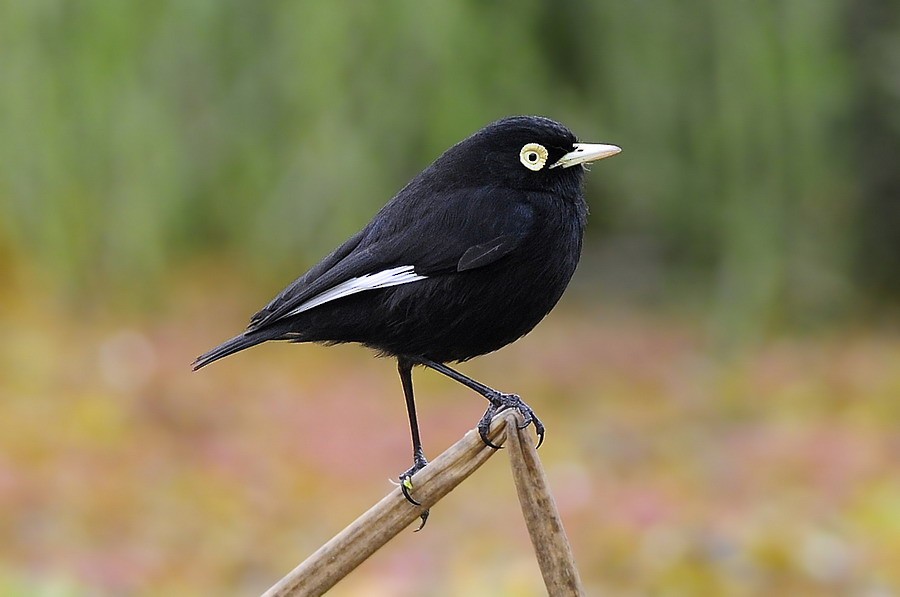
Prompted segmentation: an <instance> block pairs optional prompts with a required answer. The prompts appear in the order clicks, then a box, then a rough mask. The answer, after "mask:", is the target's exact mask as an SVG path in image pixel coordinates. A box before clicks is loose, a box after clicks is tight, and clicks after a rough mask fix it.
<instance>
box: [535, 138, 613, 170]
mask: <svg viewBox="0 0 900 597" xmlns="http://www.w3.org/2000/svg"><path fill="white" fill-rule="evenodd" d="M620 151H622V148H621V147H617V146H615V145H603V144H602V143H575V149H573V150H572V151H570V152H569V153H567V154H566V155H564V156H563V157H561V158H559V161H557V162H556V163H555V164H553V165H552V166H550V167H551V168H556V167H557V166H562V167H563V168H568V167H569V166H577V165H578V164H586V163H588V162H596V161H597V160H602V159H603V158H608V157H609V156H612V155H616V154H617V153H619V152H620Z"/></svg>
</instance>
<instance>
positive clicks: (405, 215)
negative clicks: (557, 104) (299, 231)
mask: <svg viewBox="0 0 900 597" xmlns="http://www.w3.org/2000/svg"><path fill="white" fill-rule="evenodd" d="M620 151H621V149H620V148H619V147H617V146H615V145H608V144H602V143H580V142H578V141H577V139H576V137H575V135H574V134H573V133H572V132H571V131H570V130H569V129H568V128H566V127H565V126H564V125H562V124H560V123H559V122H556V121H554V120H552V119H550V118H546V117H541V116H511V117H506V118H502V119H500V120H497V121H495V122H492V123H490V124H488V125H487V126H485V127H483V128H482V129H480V130H479V131H477V132H475V133H474V134H472V135H471V136H469V137H467V138H465V139H463V140H462V141H460V142H459V143H457V144H455V145H453V146H452V147H450V148H449V149H447V150H446V151H445V152H444V153H443V154H441V155H440V156H439V157H438V158H437V159H435V160H434V162H432V163H431V165H429V166H428V167H426V168H425V169H424V170H423V171H422V172H421V173H419V174H418V175H417V176H415V177H414V178H413V179H412V180H410V182H409V183H408V184H407V185H406V186H404V187H403V188H402V189H401V190H400V191H399V192H398V193H397V194H396V195H395V196H394V197H393V198H392V199H391V200H390V201H389V202H388V203H387V204H385V205H384V207H383V208H382V209H381V210H380V211H378V212H377V213H376V214H375V216H374V217H373V218H372V220H371V221H370V222H369V223H368V224H366V226H365V227H363V229H362V230H360V231H359V232H358V233H356V234H355V235H353V236H352V237H350V238H349V239H348V240H347V241H346V242H344V243H343V244H342V245H340V246H339V247H338V248H337V249H335V250H334V251H333V252H332V253H331V254H329V255H328V256H326V257H325V258H324V259H322V260H321V261H320V262H319V263H318V264H316V265H314V266H313V267H312V268H310V269H309V271H307V272H306V273H305V274H303V275H302V276H300V277H299V278H297V279H296V280H295V281H294V282H292V283H291V284H290V285H288V286H287V287H286V288H285V289H284V290H282V291H281V292H280V293H279V294H278V295H277V296H276V297H275V298H274V299H272V300H271V301H270V302H269V303H268V304H267V305H266V306H265V307H263V308H262V309H261V310H259V311H258V312H257V313H256V314H255V315H253V316H252V317H251V319H250V323H249V325H248V326H247V328H246V330H245V331H244V332H242V333H240V334H238V335H237V336H235V337H234V338H232V339H230V340H227V341H226V342H224V343H222V344H221V345H219V346H217V347H215V348H213V349H212V350H210V351H209V352H206V353H205V354H203V355H201V356H199V357H197V359H196V360H195V361H194V362H193V365H192V367H193V369H194V370H195V371H196V370H197V369H200V368H201V367H205V366H206V365H209V364H210V363H212V362H213V361H217V360H219V359H221V358H223V357H226V356H229V355H231V354H234V353H236V352H238V351H241V350H244V349H247V348H250V347H252V346H256V345H258V344H261V343H263V342H266V341H269V340H284V341H288V342H313V343H320V344H325V345H334V344H341V343H357V344H361V345H363V346H366V347H369V348H371V349H374V350H375V351H376V352H377V354H378V355H379V356H388V357H393V358H394V359H396V361H397V370H398V373H399V376H400V381H401V386H402V390H403V394H404V398H405V401H406V409H407V415H408V417H409V427H410V435H411V438H412V453H413V454H412V455H413V464H412V466H411V467H410V468H409V469H408V470H406V471H405V472H403V473H402V474H401V475H400V476H399V479H400V483H399V484H400V487H401V489H402V492H403V494H404V496H405V497H406V499H407V500H409V501H410V502H411V503H413V504H415V505H420V504H419V502H418V501H417V500H415V499H414V498H413V496H412V494H411V490H412V489H413V485H412V482H411V478H412V476H413V475H414V474H415V473H416V472H418V471H419V470H421V469H422V468H424V467H425V466H427V464H428V461H427V459H426V457H425V452H424V450H423V447H422V441H421V438H420V435H419V427H418V421H417V416H416V406H415V399H414V394H413V381H412V370H413V368H414V367H416V366H421V367H425V368H428V369H432V370H434V371H437V372H438V373H441V374H443V375H445V376H447V377H449V378H450V379H453V380H455V381H457V382H459V383H461V384H462V385H464V386H466V387H468V388H469V389H471V390H473V391H474V392H476V393H478V394H480V395H482V396H483V397H484V398H486V399H487V400H488V407H487V410H486V411H485V413H484V416H483V417H482V418H481V419H480V420H479V422H478V425H477V429H478V432H479V434H480V436H481V439H482V441H483V442H484V443H485V444H487V445H488V446H491V447H493V448H498V447H499V446H496V445H494V444H493V443H492V442H491V441H490V439H489V438H488V435H487V433H488V430H489V428H490V423H491V419H492V418H493V416H494V415H496V414H497V413H498V412H500V411H503V410H506V409H514V410H517V411H519V412H520V413H521V414H522V417H523V419H522V420H523V423H522V426H523V428H524V427H526V426H528V425H529V424H533V425H534V428H535V432H536V433H537V435H538V438H539V441H538V446H540V444H541V443H542V442H543V439H544V433H545V427H544V424H543V423H542V422H541V420H540V419H539V418H538V417H537V416H536V415H535V413H534V411H533V410H532V408H531V407H529V406H528V404H526V403H525V402H524V401H523V400H522V399H521V398H520V397H519V396H518V395H516V394H507V393H503V392H499V391H497V390H495V389H493V388H491V387H488V386H486V385H484V384H482V383H481V382H478V381H476V380H474V379H472V378H470V377H468V376H466V375H464V374H462V373H460V372H459V371H457V370H456V369H453V368H451V367H450V366H449V365H448V363H460V362H464V361H467V360H469V359H471V358H474V357H477V356H481V355H484V354H487V353H490V352H494V351H496V350H498V349H500V348H502V347H504V346H506V345H508V344H510V343H512V342H514V341H516V340H517V339H519V338H521V337H522V336H524V335H525V334H527V333H528V332H530V331H531V330H532V329H533V328H534V327H535V326H536V325H537V324H538V322H540V321H541V320H542V319H543V318H544V316H546V315H547V314H548V313H549V312H550V310H551V309H552V308H553V307H554V306H555V305H556V303H557V301H558V300H559V299H560V297H561V296H562V294H563V291H564V290H565V289H566V286H567V285H568V283H569V281H570V279H571V278H572V275H573V274H574V272H575V268H576V266H577V264H578V261H579V258H580V255H581V248H582V240H583V235H584V229H585V225H586V221H587V213H588V208H587V203H586V201H585V197H584V188H583V187H584V173H585V171H586V166H587V164H589V163H591V162H594V161H596V160H601V159H603V158H606V157H610V156H613V155H615V154H617V153H619V152H620ZM421 516H422V525H424V524H425V520H426V519H427V510H426V511H425V512H424V513H423V514H422V515H421ZM419 528H421V526H420V527H419Z"/></svg>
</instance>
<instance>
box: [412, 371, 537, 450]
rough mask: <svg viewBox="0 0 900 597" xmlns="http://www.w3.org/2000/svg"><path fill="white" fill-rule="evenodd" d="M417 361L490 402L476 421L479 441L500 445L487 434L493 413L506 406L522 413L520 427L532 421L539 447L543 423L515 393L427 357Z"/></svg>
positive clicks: (491, 445)
mask: <svg viewBox="0 0 900 597" xmlns="http://www.w3.org/2000/svg"><path fill="white" fill-rule="evenodd" d="M417 362H418V363H420V364H422V365H424V366H426V367H428V368H429V369H434V370H435V371H437V372H438V373H442V374H444V375H446V376H447V377H449V378H450V379H452V380H455V381H458V382H459V383H461V384H462V385H464V386H466V387H467V388H469V389H471V390H474V391H476V392H478V393H479V394H481V395H482V396H484V397H485V398H487V400H488V402H490V403H491V405H490V406H488V409H487V410H486V411H485V412H484V416H483V417H481V421H479V422H478V434H479V435H480V436H481V441H483V442H484V443H485V444H487V445H488V446H490V447H492V448H495V449H499V448H500V447H501V446H496V445H494V443H493V442H491V440H490V439H489V438H488V435H487V434H488V431H489V430H490V428H491V419H493V418H494V415H496V414H497V413H499V412H500V411H503V410H506V409H508V408H514V409H516V410H518V411H519V412H520V413H522V416H523V417H524V422H523V423H522V425H521V428H522V429H524V428H525V427H527V426H528V425H529V424H531V423H534V430H535V431H536V432H537V434H538V444H537V445H538V447H540V446H541V444H542V443H544V431H545V429H544V424H543V423H542V422H541V420H540V419H539V418H537V415H535V414H534V411H533V410H532V409H531V407H530V406H528V405H527V404H525V402H524V401H523V400H522V399H521V398H520V397H519V396H517V395H515V394H504V393H503V392H498V391H497V390H495V389H493V388H490V387H488V386H486V385H484V384H483V383H481V382H480V381H476V380H474V379H472V378H471V377H469V376H467V375H463V374H462V373H460V372H459V371H457V370H455V369H451V368H450V367H448V366H447V365H445V364H443V363H437V362H435V361H430V360H428V359H417Z"/></svg>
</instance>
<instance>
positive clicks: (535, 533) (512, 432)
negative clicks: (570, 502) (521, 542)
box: [505, 414, 584, 597]
mask: <svg viewBox="0 0 900 597" xmlns="http://www.w3.org/2000/svg"><path fill="white" fill-rule="evenodd" d="M520 420H521V419H519V418H518V417H517V416H515V415H513V414H509V415H507V416H506V418H505V422H506V448H507V451H508V452H509V463H510V466H511V467H512V473H513V479H514V480H515V482H516V492H517V493H518V494H519V503H520V504H521V506H522V514H523V516H524V517H525V526H527V527H528V534H529V535H530V536H531V544H532V545H533V546H534V553H535V555H536V556H537V560H538V566H539V567H540V569H541V575H542V576H543V577H544V584H545V585H546V587H547V594H548V595H550V597H557V596H563V595H565V596H570V595H584V587H583V586H582V584H581V577H580V576H579V575H578V568H576V566H575V557H574V555H573V554H572V548H571V546H570V545H569V540H568V538H567V537H566V531H565V529H564V528H563V525H562V519H561V518H560V516H559V511H558V510H557V508H556V501H555V500H554V499H553V494H551V493H550V487H549V485H548V483H547V475H546V474H545V473H544V468H543V467H542V466H541V461H540V459H539V458H538V455H537V451H536V450H535V447H534V440H532V438H531V435H530V434H529V433H528V432H527V430H522V429H519V428H518V425H519V421H520Z"/></svg>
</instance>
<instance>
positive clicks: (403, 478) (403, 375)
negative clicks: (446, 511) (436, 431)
mask: <svg viewBox="0 0 900 597" xmlns="http://www.w3.org/2000/svg"><path fill="white" fill-rule="evenodd" d="M412 367H413V362H412V361H410V360H409V359H405V358H402V357H400V358H398V359H397V371H398V372H399V373H400V383H401V384H402V385H403V396H404V397H405V398H406V413H407V414H408V415H409V433H410V435H411V436H412V447H413V465H412V467H410V469H409V470H407V471H406V472H405V473H403V474H402V475H400V491H402V492H403V495H404V497H406V499H407V500H408V501H409V502H410V503H412V504H415V505H416V506H421V504H420V503H419V502H418V501H416V500H415V499H413V497H412V496H411V495H410V493H409V491H410V489H412V482H410V478H411V477H412V476H413V475H414V474H416V473H417V472H419V471H420V470H422V469H423V468H425V465H427V464H428V460H426V459H425V451H424V450H423V449H422V440H421V438H420V437H419V422H418V420H417V418H416V400H415V398H414V396H413V383H412ZM421 518H422V524H421V525H419V528H418V529H416V531H420V530H422V527H424V526H425V521H426V520H428V510H425V511H424V512H422V515H421Z"/></svg>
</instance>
